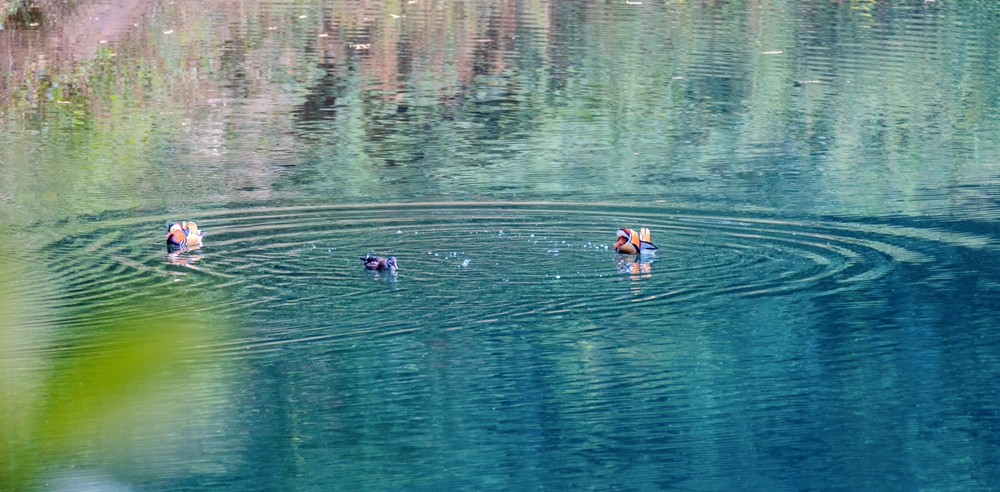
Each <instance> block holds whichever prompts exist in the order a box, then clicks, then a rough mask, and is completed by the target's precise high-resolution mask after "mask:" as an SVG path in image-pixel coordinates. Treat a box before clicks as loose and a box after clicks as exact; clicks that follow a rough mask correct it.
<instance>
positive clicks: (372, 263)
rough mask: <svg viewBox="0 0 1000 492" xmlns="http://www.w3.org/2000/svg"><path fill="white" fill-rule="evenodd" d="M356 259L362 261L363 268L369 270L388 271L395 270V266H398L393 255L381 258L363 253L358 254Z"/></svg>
mask: <svg viewBox="0 0 1000 492" xmlns="http://www.w3.org/2000/svg"><path fill="white" fill-rule="evenodd" d="M358 259H359V260H361V261H363V262H364V264H365V268H367V269H369V270H389V271H390V272H395V271H396V268H398V267H397V266H396V257H395V256H390V257H388V258H382V257H380V256H372V255H365V256H359V257H358Z"/></svg>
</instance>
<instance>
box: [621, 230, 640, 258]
mask: <svg viewBox="0 0 1000 492" xmlns="http://www.w3.org/2000/svg"><path fill="white" fill-rule="evenodd" d="M617 235H618V240H617V241H615V252H616V253H623V254H630V255H634V254H636V253H638V252H639V244H640V242H641V241H640V240H639V235H638V234H636V232H635V231H633V230H632V229H629V228H628V227H622V228H621V229H618V232H617Z"/></svg>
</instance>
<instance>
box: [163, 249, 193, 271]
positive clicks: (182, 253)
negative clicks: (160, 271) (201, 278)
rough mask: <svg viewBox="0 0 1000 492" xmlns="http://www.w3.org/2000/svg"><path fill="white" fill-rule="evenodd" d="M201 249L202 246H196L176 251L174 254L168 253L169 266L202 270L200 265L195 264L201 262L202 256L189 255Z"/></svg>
mask: <svg viewBox="0 0 1000 492" xmlns="http://www.w3.org/2000/svg"><path fill="white" fill-rule="evenodd" d="M199 248H201V246H194V247H192V248H187V249H182V250H179V251H174V252H172V253H167V257H166V259H167V265H170V266H182V267H185V268H190V269H192V270H201V269H200V268H198V265H195V264H194V263H195V262H197V261H199V260H201V258H202V257H201V255H199V254H189V253H191V252H192V251H195V250H197V249H199Z"/></svg>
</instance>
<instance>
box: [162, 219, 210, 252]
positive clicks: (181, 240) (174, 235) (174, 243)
mask: <svg viewBox="0 0 1000 492" xmlns="http://www.w3.org/2000/svg"><path fill="white" fill-rule="evenodd" d="M204 235H205V233H204V232H202V231H201V230H199V229H198V225H197V224H195V223H194V222H172V223H171V224H170V225H169V226H167V248H168V249H179V248H184V249H187V248H193V247H197V246H201V237H202V236H204Z"/></svg>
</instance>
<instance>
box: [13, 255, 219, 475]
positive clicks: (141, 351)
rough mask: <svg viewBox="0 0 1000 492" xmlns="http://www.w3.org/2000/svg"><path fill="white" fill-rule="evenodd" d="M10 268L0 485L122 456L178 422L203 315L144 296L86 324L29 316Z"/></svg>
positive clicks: (156, 441)
mask: <svg viewBox="0 0 1000 492" xmlns="http://www.w3.org/2000/svg"><path fill="white" fill-rule="evenodd" d="M10 270H11V269H10V268H8V267H6V266H4V265H3V264H0V271H2V273H4V275H0V490H22V489H24V488H26V487H27V486H28V485H30V484H31V483H33V481H35V480H36V479H41V478H45V477H44V475H45V474H48V473H52V472H53V471H54V470H59V469H64V468H66V467H70V468H72V467H74V466H75V465H74V464H76V463H79V464H83V465H85V464H86V463H92V462H94V461H95V460H107V461H110V462H112V463H115V462H118V463H120V462H127V461H129V460H130V459H134V453H135V452H136V450H137V449H142V448H146V449H156V448H158V446H159V445H161V442H160V441H161V440H162V439H164V438H165V437H166V436H168V435H172V434H175V433H176V432H177V431H178V428H177V425H176V423H177V422H178V421H183V420H184V419H181V418H180V417H181V416H182V415H185V413H186V412H190V411H191V410H192V407H191V406H190V405H189V404H186V403H185V396H184V395H185V394H186V393H187V392H190V391H191V390H192V385H193V384H196V383H195V380H194V379H192V378H193V374H194V373H193V372H192V371H196V370H197V368H198V367H199V364H200V363H201V362H204V360H203V359H202V358H201V357H202V356H201V355H200V354H199V352H198V350H197V349H196V347H197V346H198V345H200V344H203V343H204V342H206V340H207V337H206V335H205V333H206V330H205V321H204V320H203V319H202V320H201V321H200V322H195V321H194V320H193V318H192V317H190V316H185V315H184V312H182V311H179V310H177V308H179V306H178V305H175V304H172V303H170V302H167V303H166V304H165V305H162V306H161V305H151V304H149V303H145V302H144V303H139V304H137V305H132V306H130V307H128V308H127V309H124V310H117V311H116V312H115V313H114V315H113V316H111V317H109V321H107V322H103V323H97V324H94V325H92V326H91V325H79V324H77V325H72V326H66V327H55V326H45V325H39V324H33V323H32V322H31V320H32V318H33V316H34V314H37V313H32V312H31V308H30V307H29V308H27V309H26V308H25V302H24V301H25V300H24V299H22V298H21V297H20V296H19V295H17V294H16V293H15V292H13V291H12V289H11V282H9V281H5V279H9V278H10V276H9V275H7V274H9V273H10ZM94 316H96V317H101V316H102V314H101V313H100V310H99V309H98V310H96V311H95V312H94ZM200 361H201V362H200ZM158 420H159V421H172V422H173V423H172V424H164V425H158V423H157V421H158ZM111 469H112V470H114V466H112V467H111Z"/></svg>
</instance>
